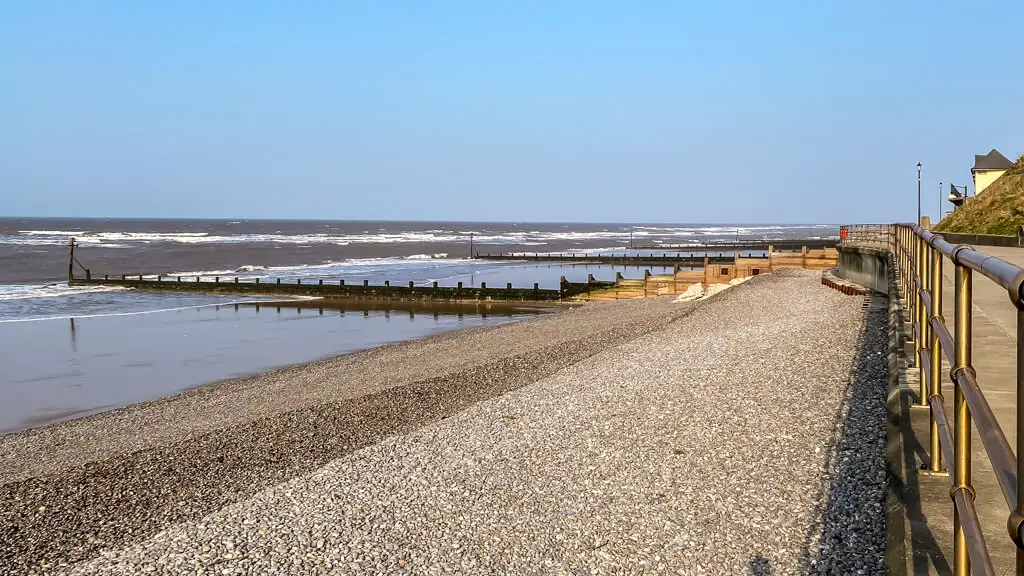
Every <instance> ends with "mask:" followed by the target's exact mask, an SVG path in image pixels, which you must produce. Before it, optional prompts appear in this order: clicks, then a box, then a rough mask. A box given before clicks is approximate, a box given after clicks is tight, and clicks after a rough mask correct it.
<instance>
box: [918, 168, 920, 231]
mask: <svg viewBox="0 0 1024 576" xmlns="http://www.w3.org/2000/svg"><path fill="white" fill-rule="evenodd" d="M918 225H921V162H919V163H918Z"/></svg>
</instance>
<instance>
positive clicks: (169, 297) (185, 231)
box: [0, 218, 839, 434]
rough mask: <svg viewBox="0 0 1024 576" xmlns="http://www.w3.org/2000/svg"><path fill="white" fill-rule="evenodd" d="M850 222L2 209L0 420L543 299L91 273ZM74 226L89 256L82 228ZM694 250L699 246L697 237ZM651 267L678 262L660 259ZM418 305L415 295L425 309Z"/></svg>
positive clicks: (176, 387) (501, 272)
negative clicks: (17, 213)
mask: <svg viewBox="0 0 1024 576" xmlns="http://www.w3.org/2000/svg"><path fill="white" fill-rule="evenodd" d="M838 233H839V227H838V225H827V224H820V225H782V224H780V225H742V224H735V225H731V224H726V225H710V224H584V223H526V222H519V223H517V222H505V223H494V222H388V221H324V220H321V221H317V220H280V221H274V220H244V219H236V220H158V219H80V218H0V360H2V362H0V365H2V370H0V434H3V433H9V432H15V431H19V430H24V429H26V428H32V427H36V426H41V425H45V424H49V423H52V422H57V421H61V420H67V419H71V418H78V417H82V416H86V415H89V414H95V413H97V412H102V411H106V410H111V409H116V408H119V407H122V406H126V405H128V404H132V403H135V402H142V401H146V400H150V399H153V398H157V397H161V396H166V395H169V394H173V393H176V392H180V391H182V390H185V389H188V388H191V387H195V386H201V385H205V384H209V383H211V382H216V381H219V380H224V379H227V378H234V377H239V376H244V375H247V374H253V373H256V372H261V371H265V370H270V369H274V368H278V367H281V366H286V365H290V364H295V363H300V362H308V361H312V360H316V359H319V358H324V357H329V356H334V355H339V354H345V353H349V352H353V351H357V350H361V349H366V348H370V347H373V346H378V345H382V344H386V343H389V342H395V341H401V340H408V339H414V338H421V337H425V336H430V335H434V334H439V333H443V332H448V331H452V330H459V329H465V328H471V327H476V326H484V325H489V324H495V323H501V322H511V321H516V320H519V319H522V318H525V317H528V316H530V315H533V314H537V313H542V312H544V310H543V309H540V308H534V307H514V306H513V307H503V306H488V305H482V304H481V305H469V306H462V307H458V306H455V307H453V306H443V305H437V306H436V307H435V308H434V309H430V308H429V307H427V308H423V307H422V305H420V306H411V305H402V304H400V303H395V304H379V303H378V304H375V305H367V304H366V303H361V304H360V303H351V304H345V305H336V304H332V305H328V306H324V305H323V304H322V303H318V302H317V301H315V300H312V301H305V302H303V301H291V302H284V303H281V305H278V304H277V303H273V302H271V300H274V299H270V298H250V297H246V298H240V297H238V296H227V295H209V294H165V293H154V292H143V291H135V290H125V289H117V288H108V287H73V286H68V284H67V276H68V271H69V266H73V268H74V271H75V273H76V275H83V274H84V270H83V268H88V269H89V270H90V271H91V273H92V276H93V277H94V278H95V277H101V276H103V275H104V274H108V275H110V276H112V277H113V276H116V277H120V275H122V274H132V275H139V274H143V275H158V274H159V275H164V276H182V277H188V278H195V277H202V278H208V277H212V276H222V277H234V276H238V277H239V278H240V279H241V280H242V281H252V280H254V279H255V278H260V279H267V280H271V281H272V280H273V279H277V278H281V279H282V282H284V281H286V280H287V281H290V282H294V281H295V280H299V279H310V280H313V279H324V280H325V281H327V280H332V281H337V280H341V279H344V280H345V281H346V282H360V283H361V282H362V281H363V280H369V281H370V283H371V284H380V283H383V282H384V281H385V280H388V281H391V282H392V283H396V284H405V283H408V282H409V281H412V282H414V283H416V284H421V285H428V284H430V283H432V282H438V283H439V284H440V285H442V286H445V285H450V286H454V285H455V284H456V283H458V282H463V284H464V285H465V286H477V285H479V283H480V282H487V283H488V284H490V285H492V286H504V285H505V284H506V283H507V282H511V283H513V285H514V286H523V287H532V286H533V284H534V283H538V284H540V285H541V287H557V286H558V282H559V279H560V278H561V277H562V276H564V277H566V278H567V279H569V280H570V281H585V280H586V278H587V275H588V274H593V275H594V276H595V277H596V278H598V279H608V280H611V279H614V278H615V274H616V272H619V273H622V274H623V276H626V277H642V275H643V269H641V268H637V267H622V266H596V265H583V264H558V263H529V262H516V261H500V260H480V259H474V258H471V254H473V253H474V252H475V253H477V254H488V253H491V254H507V253H533V254H547V253H583V254H598V253H615V254H623V253H642V254H648V253H664V252H672V251H677V250H676V249H673V250H667V249H659V248H658V247H659V246H662V245H673V246H675V245H687V244H701V243H707V242H718V241H728V240H736V239H740V240H751V239H785V238H831V237H837V236H838ZM72 239H73V241H74V242H75V245H76V247H75V253H74V256H75V262H72V261H71V259H70V248H69V242H71V241H72ZM683 250H685V249H683ZM645 269H651V271H652V273H659V272H663V271H664V270H660V269H657V268H650V267H645ZM413 308H415V309H413Z"/></svg>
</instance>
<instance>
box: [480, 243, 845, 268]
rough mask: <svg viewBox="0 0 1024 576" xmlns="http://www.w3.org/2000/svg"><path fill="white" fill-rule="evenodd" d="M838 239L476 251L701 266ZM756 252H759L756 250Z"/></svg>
mask: <svg viewBox="0 0 1024 576" xmlns="http://www.w3.org/2000/svg"><path fill="white" fill-rule="evenodd" d="M838 243H839V241H838V240H835V239H833V240H827V239H819V238H797V239H791V240H770V241H769V240H764V241H761V240H758V241H744V242H717V243H712V244H700V245H693V244H652V245H644V246H637V247H634V248H632V249H631V250H650V251H651V252H649V253H648V254H642V253H629V252H624V253H622V254H616V253H615V252H614V251H609V252H598V253H593V254H588V253H581V252H558V253H546V254H536V253H529V252H500V253H497V254H492V253H490V252H487V253H483V254H481V253H475V254H474V255H473V257H474V258H478V259H481V260H513V261H525V262H569V263H573V262H575V263H591V264H615V265H622V266H672V265H675V264H679V265H681V266H700V265H703V264H704V263H705V262H710V263H712V264H720V263H724V262H732V261H734V260H735V259H736V258H763V257H768V258H771V257H772V255H774V254H778V255H783V254H789V253H801V254H806V253H808V252H813V251H821V250H829V249H831V250H834V249H835V248H836V246H837V245H838ZM755 253H757V254H755Z"/></svg>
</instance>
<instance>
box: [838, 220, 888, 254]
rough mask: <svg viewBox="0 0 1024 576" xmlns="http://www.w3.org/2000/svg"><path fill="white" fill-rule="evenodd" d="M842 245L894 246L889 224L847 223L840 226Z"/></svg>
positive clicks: (879, 247) (882, 248)
mask: <svg viewBox="0 0 1024 576" xmlns="http://www.w3.org/2000/svg"><path fill="white" fill-rule="evenodd" d="M839 245H840V246H850V245H855V246H867V247H870V248H878V249H881V250H889V249H890V248H892V241H891V239H890V235H889V227H888V225H879V224H847V225H845V226H840V227H839Z"/></svg>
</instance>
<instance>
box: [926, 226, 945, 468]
mask: <svg viewBox="0 0 1024 576" xmlns="http://www.w3.org/2000/svg"><path fill="white" fill-rule="evenodd" d="M930 250H931V253H932V258H931V266H930V268H929V272H930V273H931V274H930V275H931V297H932V316H931V318H929V319H928V334H929V335H930V338H929V342H928V350H929V352H930V353H931V354H930V356H931V358H930V360H931V363H932V366H931V368H932V370H931V372H932V373H931V377H930V380H931V382H930V383H929V384H930V388H931V394H929V396H928V397H929V399H930V398H931V397H932V396H938V397H939V398H940V399H941V398H942V375H941V374H940V372H941V371H942V345H941V344H940V343H939V331H938V330H936V329H935V327H934V326H932V325H931V321H932V319H935V318H937V319H939V320H940V321H941V320H942V252H940V251H939V249H938V248H936V247H934V246H932V247H931V248H930ZM928 412H929V413H930V414H931V426H932V429H931V458H930V459H929V462H928V463H929V467H928V470H929V471H931V472H941V471H942V466H943V462H942V446H941V445H940V444H939V426H938V424H936V422H935V412H934V411H932V410H929V411H928Z"/></svg>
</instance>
